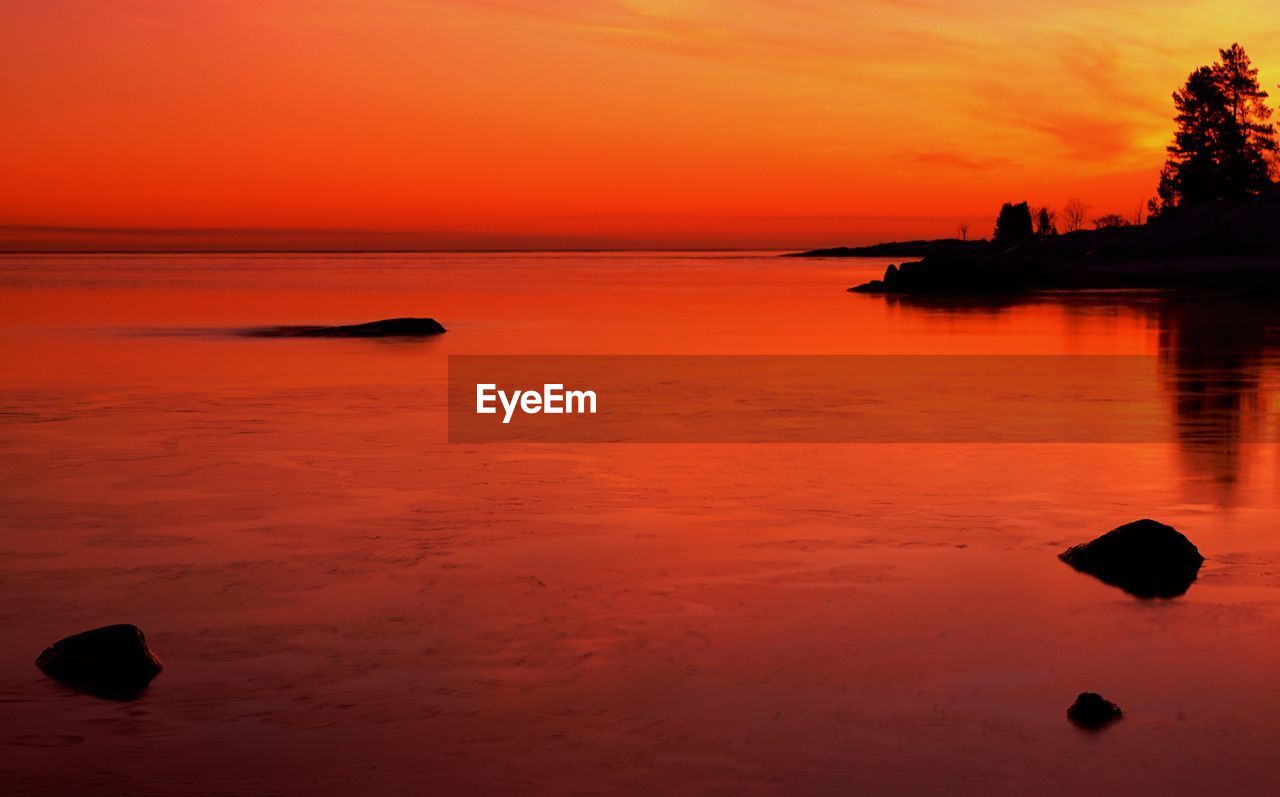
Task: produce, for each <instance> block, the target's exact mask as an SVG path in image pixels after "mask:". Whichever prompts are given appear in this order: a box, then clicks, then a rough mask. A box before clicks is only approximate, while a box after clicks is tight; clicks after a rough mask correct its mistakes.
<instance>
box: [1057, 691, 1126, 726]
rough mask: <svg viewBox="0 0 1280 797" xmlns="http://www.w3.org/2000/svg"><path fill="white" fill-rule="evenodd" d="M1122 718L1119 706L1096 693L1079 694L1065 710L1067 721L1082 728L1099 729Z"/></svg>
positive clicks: (1122, 713) (1122, 714)
mask: <svg viewBox="0 0 1280 797" xmlns="http://www.w3.org/2000/svg"><path fill="white" fill-rule="evenodd" d="M1122 716H1124V712H1122V711H1121V710H1120V707H1119V706H1117V705H1116V704H1115V703H1112V702H1111V701H1110V700H1107V699H1106V698H1105V697H1103V696H1102V695H1100V694H1098V693H1097V692H1081V693H1080V694H1079V695H1078V696H1077V697H1076V702H1074V703H1072V704H1071V708H1069V709H1067V719H1069V720H1071V721H1072V722H1074V723H1075V724H1076V725H1079V726H1080V727H1082V728H1090V729H1097V728H1101V727H1102V726H1104V725H1107V724H1108V723H1111V722H1114V721H1116V720H1118V719H1120V718H1121V717H1122Z"/></svg>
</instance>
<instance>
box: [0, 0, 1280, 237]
mask: <svg viewBox="0 0 1280 797" xmlns="http://www.w3.org/2000/svg"><path fill="white" fill-rule="evenodd" d="M1273 2H1274V0H1236V1H1235V2H1179V1H1178V0H1159V1H1156V0H1136V2H1126V3H1123V4H1116V3H1111V2H1102V1H1101V0H1097V1H1095V0H1068V1H1067V2H1059V3H1054V4H1053V7H1052V8H1047V7H1046V8H1042V7H1041V6H1042V5H1047V4H1032V3H1009V2H994V1H993V0H968V1H963V0H962V1H961V2H955V1H954V0H950V1H947V0H872V1H867V0H847V1H846V2H840V1H839V0H733V1H732V2H729V0H683V1H677V0H431V1H430V2H410V0H398V1H397V0H279V1H278V2H254V1H251V0H186V1H184V2H172V0H149V1H144V0H100V1H99V2H72V1H70V0H66V1H64V0H41V2H21V0H0V9H2V10H0V15H2V18H3V24H0V100H2V101H3V107H4V109H5V110H4V117H3V123H2V124H0V148H3V151H4V153H5V158H4V161H5V162H4V167H3V170H0V181H3V184H4V190H2V191H0V248H7V249H14V248H84V247H90V248H93V247H109V248H126V249H128V248H174V247H178V248H183V247H197V248H199V247H213V248H280V247H286V248H288V247H293V248H350V247H355V248H360V247H373V248H509V247H514V248H524V247H627V246H656V247H679V246H709V247H715V246H744V247H752V246H766V247H772V246H780V247H791V246H803V245H827V244H836V243H849V242H863V241H872V240H878V239H882V238H891V237H907V236H945V235H950V234H952V233H953V232H954V230H955V227H956V224H957V222H959V221H961V220H966V221H968V222H969V223H970V226H971V228H972V231H973V234H977V235H987V234H989V233H990V229H989V228H990V226H991V219H992V218H993V217H994V214H995V211H996V209H997V207H998V205H999V203H1000V202H1001V201H1002V200H1005V199H1023V198H1026V199H1029V200H1031V201H1032V202H1033V203H1036V204H1039V203H1047V204H1050V205H1058V206H1061V205H1062V204H1063V202H1064V201H1065V200H1066V198H1067V197H1069V196H1080V197H1083V198H1084V199H1085V200H1086V201H1087V202H1088V203H1089V204H1090V205H1091V206H1092V207H1093V208H1094V210H1095V211H1096V212H1097V213H1102V212H1120V213H1124V214H1126V215H1129V214H1131V213H1132V212H1133V209H1134V208H1135V207H1136V206H1137V205H1138V204H1139V202H1140V201H1141V200H1143V199H1144V198H1146V197H1148V196H1150V195H1151V194H1152V193H1154V187H1155V183H1156V179H1157V174H1156V172H1157V169H1158V167H1159V165H1160V163H1161V161H1162V159H1163V147H1164V145H1165V143H1166V142H1167V140H1168V138H1169V135H1170V131H1171V121H1170V117H1171V115H1172V103H1171V101H1170V99H1169V94H1170V92H1171V91H1172V90H1173V89H1174V88H1175V87H1176V86H1177V85H1178V84H1179V83H1180V82H1181V81H1182V80H1183V79H1185V77H1186V75H1187V73H1188V72H1189V71H1191V69H1192V68H1193V67H1195V66H1196V65H1198V64H1201V63H1208V62H1209V61H1211V60H1212V59H1213V57H1214V56H1215V55H1216V48H1218V47H1220V46H1226V45H1227V44H1229V43H1230V42H1232V41H1233V40H1239V41H1241V43H1242V44H1244V45H1245V47H1246V49H1248V50H1249V52H1250V53H1251V54H1252V55H1253V57H1254V60H1255V62H1256V63H1257V64H1258V65H1259V66H1260V67H1261V68H1262V71H1263V74H1262V79H1263V84H1264V86H1270V87H1273V86H1274V85H1275V83H1276V80H1277V78H1280V14H1277V13H1276V11H1275V7H1274V4H1273ZM1120 5H1123V8H1121V7H1119V6H1120Z"/></svg>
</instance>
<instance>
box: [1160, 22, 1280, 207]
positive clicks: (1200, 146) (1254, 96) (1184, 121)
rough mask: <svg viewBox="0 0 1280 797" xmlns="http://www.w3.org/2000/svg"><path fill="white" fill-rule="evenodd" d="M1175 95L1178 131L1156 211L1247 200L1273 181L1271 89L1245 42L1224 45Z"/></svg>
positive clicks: (1166, 162) (1171, 146)
mask: <svg viewBox="0 0 1280 797" xmlns="http://www.w3.org/2000/svg"><path fill="white" fill-rule="evenodd" d="M1218 54H1219V56H1220V59H1221V60H1219V61H1217V62H1215V63H1214V64H1213V65H1212V66H1202V67H1200V68H1199V69H1197V70H1195V71H1194V72H1192V73H1191V75H1190V76H1188V77H1187V82H1186V84H1185V85H1184V86H1183V87H1182V88H1180V89H1178V90H1177V91H1175V92H1174V93H1173V104H1174V107H1175V108H1176V109H1177V111H1178V113H1177V116H1176V117H1174V121H1175V122H1176V123H1177V129H1176V131H1175V132H1174V136H1173V143H1172V144H1170V145H1169V147H1168V153H1169V157H1168V160H1166V161H1165V165H1164V168H1163V169H1162V170H1161V173H1160V186H1159V189H1158V190H1157V198H1156V199H1155V200H1152V203H1151V212H1152V214H1153V215H1154V214H1156V213H1161V212H1164V211H1167V210H1170V209H1172V208H1176V207H1184V206H1188V205H1199V204H1204V203H1206V202H1215V201H1219V200H1231V199H1243V198H1245V197H1248V196H1253V195H1255V194H1257V193H1259V192H1261V191H1263V190H1265V189H1266V188H1268V187H1270V186H1271V185H1272V181H1271V172H1272V168H1273V162H1274V159H1275V155H1276V151H1277V145H1276V134H1275V128H1274V127H1273V125H1272V123H1271V109H1270V108H1268V107H1267V104H1266V99H1267V92H1265V91H1263V90H1262V88H1261V87H1260V86H1259V85H1258V70H1257V69H1256V68H1255V67H1254V66H1253V63H1252V62H1251V61H1250V60H1249V56H1248V55H1247V54H1246V53H1245V51H1244V48H1243V47H1241V46H1240V45H1239V44H1233V45H1231V46H1230V47H1228V48H1227V49H1225V50H1219V51H1218Z"/></svg>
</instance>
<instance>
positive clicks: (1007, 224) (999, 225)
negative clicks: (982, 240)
mask: <svg viewBox="0 0 1280 797" xmlns="http://www.w3.org/2000/svg"><path fill="white" fill-rule="evenodd" d="M1032 235H1033V232H1032V226H1031V207H1030V206H1029V205H1028V204H1027V203H1026V202H1019V203H1018V204H1016V205H1015V204H1013V203H1012V202H1006V203H1004V204H1003V205H1001V206H1000V215H999V216H997V217H996V229H995V232H993V233H992V234H991V240H992V241H994V242H996V243H1002V244H1012V243H1018V242H1019V241H1025V240H1026V239H1028V238H1030V237H1031V236H1032Z"/></svg>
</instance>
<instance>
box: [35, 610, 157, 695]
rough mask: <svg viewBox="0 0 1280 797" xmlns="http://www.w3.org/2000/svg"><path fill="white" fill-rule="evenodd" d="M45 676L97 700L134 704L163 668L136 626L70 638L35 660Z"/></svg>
mask: <svg viewBox="0 0 1280 797" xmlns="http://www.w3.org/2000/svg"><path fill="white" fill-rule="evenodd" d="M36 666H37V667H39V668H40V669H41V670H43V671H44V673H45V675H48V676H49V677H50V678H54V679H56V680H58V681H61V682H62V683H64V684H66V685H68V686H71V687H73V688H76V689H79V690H80V691H82V692H87V693H89V694H91V695H96V696H98V697H105V698H110V699H113V700H132V699H134V698H136V697H137V696H138V695H139V694H141V693H142V690H144V689H146V688H147V684H149V683H151V679H152V678H155V677H156V676H157V675H159V674H160V671H161V670H162V669H164V665H162V664H161V663H160V659H159V658H158V657H157V656H156V654H155V653H153V652H152V651H151V648H149V647H147V640H146V637H144V636H143V635H142V629H140V628H138V627H137V626H136V625H127V624H121V625H108V626H104V627H102V628H95V629H93V630H92V631H85V632H83V633H80V634H75V635H73V636H69V637H67V638H66V639H63V640H60V641H58V642H54V643H53V644H52V645H50V646H49V647H47V648H45V650H44V652H43V653H41V654H40V657H39V658H38V659H36Z"/></svg>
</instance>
